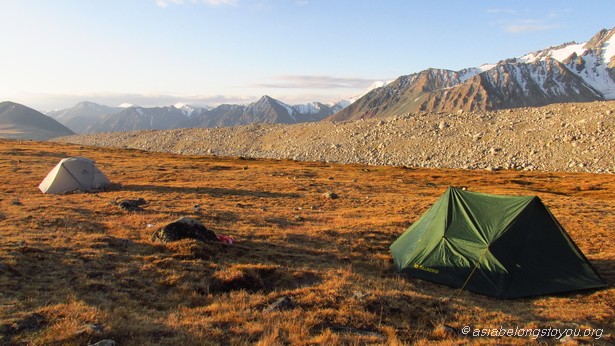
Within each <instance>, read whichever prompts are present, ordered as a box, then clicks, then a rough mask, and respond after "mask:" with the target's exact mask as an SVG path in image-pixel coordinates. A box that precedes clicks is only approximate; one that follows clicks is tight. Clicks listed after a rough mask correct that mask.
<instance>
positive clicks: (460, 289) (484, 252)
mask: <svg viewBox="0 0 615 346" xmlns="http://www.w3.org/2000/svg"><path fill="white" fill-rule="evenodd" d="M487 251H489V247H487V248H486V249H485V251H483V253H482V254H481V255H480V257H479V258H478V261H476V264H475V265H474V268H473V269H472V271H471V272H470V275H468V278H467V279H466V281H465V282H464V283H463V285H462V286H461V287H460V288H459V290H458V291H457V295H459V294H460V293H461V291H463V289H464V288H465V287H466V285H467V284H468V282H469V281H470V278H471V277H472V275H474V272H475V271H476V268H478V264H479V263H480V261H481V260H482V259H483V257H485V254H486V253H487Z"/></svg>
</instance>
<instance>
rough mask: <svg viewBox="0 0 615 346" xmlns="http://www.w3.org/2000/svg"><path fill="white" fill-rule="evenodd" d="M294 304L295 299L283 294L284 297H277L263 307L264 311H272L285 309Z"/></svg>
mask: <svg viewBox="0 0 615 346" xmlns="http://www.w3.org/2000/svg"><path fill="white" fill-rule="evenodd" d="M293 306H294V304H293V301H292V300H291V299H290V298H289V297H287V296H283V297H280V298H278V299H276V301H275V302H273V303H271V304H269V305H267V306H266V307H265V308H264V309H263V312H271V311H274V310H284V309H288V308H292V307H293Z"/></svg>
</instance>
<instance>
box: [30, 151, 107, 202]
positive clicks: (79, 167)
mask: <svg viewBox="0 0 615 346" xmlns="http://www.w3.org/2000/svg"><path fill="white" fill-rule="evenodd" d="M109 184H110V182H109V179H107V177H106V176H105V175H104V174H103V172H101V171H100V170H99V169H98V168H96V166H95V165H94V161H92V160H90V159H86V158H84V157H69V158H67V159H62V161H60V163H58V164H57V165H56V166H55V167H54V168H53V169H52V170H51V171H50V172H49V173H48V174H47V176H46V177H45V179H43V181H42V182H41V183H40V184H39V185H38V188H39V189H40V190H41V191H42V192H43V193H55V194H62V193H66V192H70V191H75V190H80V191H92V190H96V189H101V188H104V187H105V186H108V185H109Z"/></svg>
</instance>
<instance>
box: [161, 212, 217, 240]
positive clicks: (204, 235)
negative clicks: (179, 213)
mask: <svg viewBox="0 0 615 346" xmlns="http://www.w3.org/2000/svg"><path fill="white" fill-rule="evenodd" d="M184 238H192V239H196V240H200V241H215V242H217V241H218V238H217V236H216V233H214V231H212V230H210V229H207V228H205V226H203V224H202V223H201V222H200V221H199V220H197V219H193V218H191V217H183V218H180V219H177V220H175V221H173V222H171V223H169V224H168V225H166V226H164V227H162V228H159V229H157V230H156V231H155V232H154V234H153V235H152V239H153V240H160V241H161V242H163V243H169V242H174V241H178V240H180V239H184Z"/></svg>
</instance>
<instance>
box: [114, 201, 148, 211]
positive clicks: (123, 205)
mask: <svg viewBox="0 0 615 346" xmlns="http://www.w3.org/2000/svg"><path fill="white" fill-rule="evenodd" d="M111 204H115V205H117V206H118V207H119V208H120V209H123V210H126V211H143V208H142V207H141V206H142V205H146V204H147V201H146V200H144V199H143V198H137V199H125V200H123V201H120V202H118V201H113V202H111Z"/></svg>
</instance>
